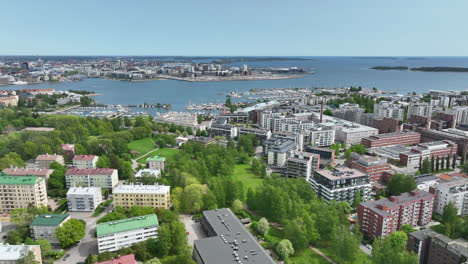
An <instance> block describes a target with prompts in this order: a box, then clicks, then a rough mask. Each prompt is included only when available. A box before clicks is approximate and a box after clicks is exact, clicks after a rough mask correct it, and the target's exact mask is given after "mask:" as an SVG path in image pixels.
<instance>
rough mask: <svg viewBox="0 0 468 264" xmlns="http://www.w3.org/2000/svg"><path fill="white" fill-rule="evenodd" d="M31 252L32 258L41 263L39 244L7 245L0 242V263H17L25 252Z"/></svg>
mask: <svg viewBox="0 0 468 264" xmlns="http://www.w3.org/2000/svg"><path fill="white" fill-rule="evenodd" d="M29 252H32V253H33V254H34V260H35V261H36V262H37V263H38V264H42V255H41V246H39V245H24V244H22V245H9V244H0V263H1V264H17V263H18V261H19V260H21V259H22V258H23V257H24V255H25V254H27V253H29Z"/></svg>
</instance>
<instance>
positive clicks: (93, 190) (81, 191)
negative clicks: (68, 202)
mask: <svg viewBox="0 0 468 264" xmlns="http://www.w3.org/2000/svg"><path fill="white" fill-rule="evenodd" d="M98 193H101V188H99V187H72V188H70V189H69V190H68V192H67V195H69V194H77V195H85V194H98Z"/></svg>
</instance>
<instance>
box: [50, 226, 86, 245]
mask: <svg viewBox="0 0 468 264" xmlns="http://www.w3.org/2000/svg"><path fill="white" fill-rule="evenodd" d="M55 236H56V237H57V238H58V240H59V241H60V246H61V247H62V248H69V247H71V246H73V245H74V244H75V243H76V242H78V241H79V240H80V239H82V238H83V237H84V236H85V223H84V221H80V220H77V219H70V220H68V221H67V222H65V223H64V224H63V225H62V226H60V227H57V228H56V230H55Z"/></svg>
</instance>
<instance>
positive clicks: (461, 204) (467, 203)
mask: <svg viewBox="0 0 468 264" xmlns="http://www.w3.org/2000/svg"><path fill="white" fill-rule="evenodd" d="M431 192H433V193H434V194H435V202H434V211H436V213H438V214H442V213H443V212H444V207H445V206H447V205H448V204H449V203H453V205H454V206H455V207H456V208H457V214H458V215H463V216H465V215H468V178H462V179H459V180H456V181H451V182H444V183H439V184H437V185H435V186H434V187H431Z"/></svg>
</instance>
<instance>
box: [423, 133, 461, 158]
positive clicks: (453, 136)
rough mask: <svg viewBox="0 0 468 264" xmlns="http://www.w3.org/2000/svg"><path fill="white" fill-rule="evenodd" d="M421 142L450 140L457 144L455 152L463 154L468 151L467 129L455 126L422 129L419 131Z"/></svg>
mask: <svg viewBox="0 0 468 264" xmlns="http://www.w3.org/2000/svg"><path fill="white" fill-rule="evenodd" d="M420 133H421V136H422V141H423V142H430V141H438V140H446V139H447V140H450V141H453V142H455V143H456V144H457V147H458V150H457V153H458V155H460V156H464V155H466V154H467V152H468V131H463V130H460V129H456V128H449V129H442V130H435V129H424V130H421V131H420Z"/></svg>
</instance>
